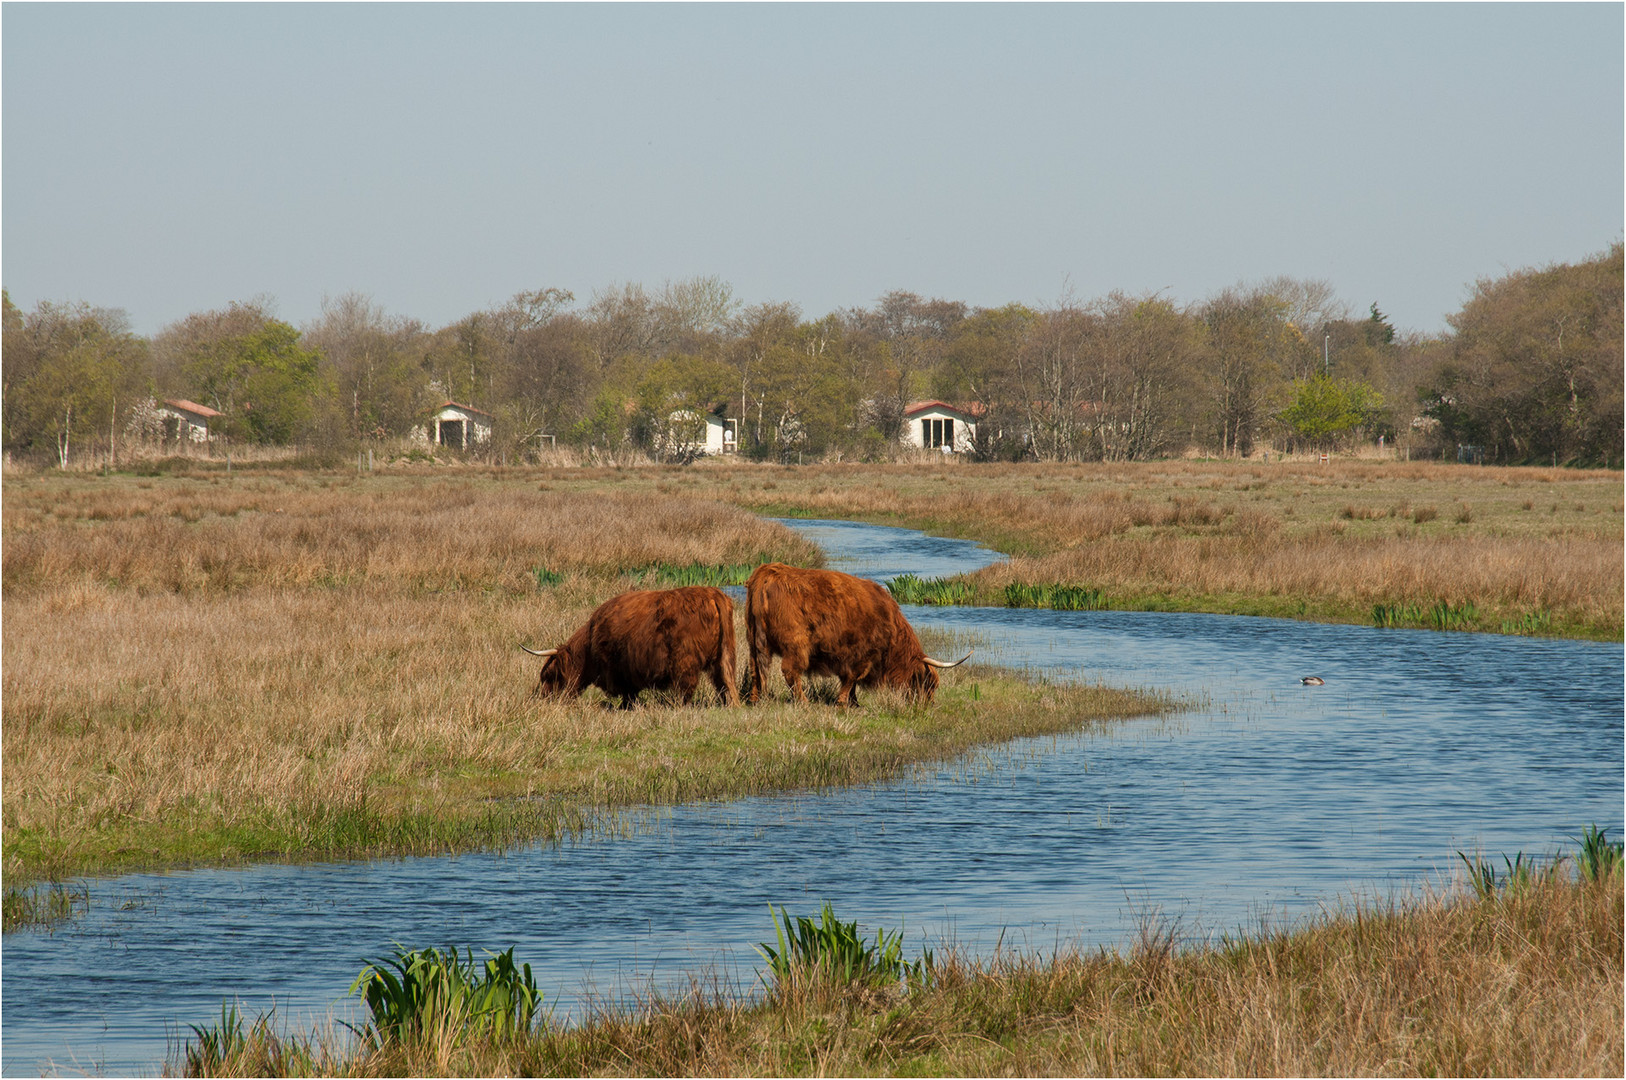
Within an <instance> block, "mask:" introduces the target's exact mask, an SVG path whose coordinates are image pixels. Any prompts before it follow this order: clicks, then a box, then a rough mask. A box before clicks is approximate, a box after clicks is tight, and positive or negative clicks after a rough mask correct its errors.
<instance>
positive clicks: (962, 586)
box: [886, 574, 977, 606]
mask: <svg viewBox="0 0 1626 1080" xmlns="http://www.w3.org/2000/svg"><path fill="white" fill-rule="evenodd" d="M886 587H887V591H889V592H890V593H891V594H892V596H893V598H894V599H895V600H897V602H898V603H900V604H930V605H938V606H949V605H953V604H975V603H976V602H977V588H976V586H975V585H973V584H972V583H971V582H969V581H967V580H965V579H964V578H963V577H952V578H922V577H916V576H915V575H914V574H899V575H898V576H897V577H895V578H893V579H892V580H891V581H889V582H887V583H886Z"/></svg>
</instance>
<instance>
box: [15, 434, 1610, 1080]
mask: <svg viewBox="0 0 1626 1080" xmlns="http://www.w3.org/2000/svg"><path fill="white" fill-rule="evenodd" d="M151 471H153V472H154V473H155V474H154V475H132V474H113V475H109V476H96V475H93V474H66V475H64V474H60V473H37V474H30V473H25V472H8V473H7V474H6V476H5V479H4V492H3V494H4V500H3V504H0V508H3V515H4V522H3V540H4V546H3V552H0V556H3V587H4V602H5V604H4V620H3V645H4V650H3V653H0V671H3V687H4V704H5V736H6V737H5V738H4V740H3V743H0V768H3V780H4V785H3V811H4V812H3V821H0V824H3V847H4V865H3V872H4V879H5V890H6V898H7V901H6V921H7V926H8V928H10V927H11V926H13V925H16V924H17V922H19V921H43V922H49V921H52V920H55V919H61V918H71V917H73V913H74V911H75V910H76V908H77V907H80V906H82V905H83V903H84V902H85V896H84V894H83V892H82V891H78V890H76V887H74V886H72V885H68V886H57V885H53V884H52V883H55V882H59V881H62V880H64V879H68V878H71V877H74V876H76V875H82V874H87V873H89V874H96V873H112V872H118V871H121V870H127V869H136V868H153V867H177V866H187V865H198V864H229V863H240V862H247V861H266V860H288V861H306V860H319V859H331V858H352V857H371V856H387V855H395V854H408V853H435V852H450V851H459V850H470V849H477V848H501V847H504V846H507V845H511V844H517V843H526V842H533V841H538V840H544V841H545V840H547V839H549V838H554V837H559V836H561V835H563V834H566V833H572V832H590V831H594V830H606V831H614V830H615V829H617V828H618V827H620V825H619V824H618V823H619V822H620V820H621V819H620V817H619V815H620V814H621V813H622V812H623V811H627V810H630V809H632V808H636V807H639V806H645V805H650V804H673V803H681V802H688V801H692V800H697V799H727V798H731V797H736V796H740V795H744V794H750V793H754V792H761V791H772V790H784V789H787V788H809V789H818V788H824V787H830V786H836V785H842V784H850V783H860V782H866V781H871V780H875V779H879V778H884V777H890V776H895V775H899V774H900V773H901V772H903V771H904V770H906V769H908V768H909V767H910V766H911V765H912V764H913V763H916V762H925V761H932V760H942V759H947V758H953V757H955V756H958V755H960V754H963V753H964V752H965V751H966V750H968V749H970V748H971V747H974V746H976V745H980V744H987V743H995V742H1000V741H1004V740H1008V739H1011V738H1015V737H1019V736H1024V735H1034V734H1043V733H1053V732H1061V731H1076V730H1079V729H1081V728H1086V727H1090V726H1099V725H1106V724H1111V723H1112V722H1113V721H1115V720H1117V719H1119V718H1122V717H1127V716H1131V715H1139V714H1144V713H1147V712H1157V711H1165V710H1168V709H1171V708H1177V707H1178V703H1177V702H1171V701H1168V700H1164V699H1160V698H1157V697H1155V696H1148V695H1145V694H1136V693H1129V692H1125V691H1120V690H1114V689H1110V688H1104V687H1087V686H1086V687H1064V686H1055V685H1047V684H1044V683H1042V682H1037V681H1031V680H1028V679H1025V678H1022V677H1018V676H1016V675H1014V674H1012V673H1009V672H1002V671H999V670H996V669H992V668H988V667H977V666H968V667H966V668H961V669H958V670H957V671H956V672H953V673H951V674H950V676H949V677H948V678H946V679H945V680H944V685H943V687H942V689H941V690H940V691H939V694H938V697H937V700H936V702H935V703H934V704H933V705H932V706H931V707H930V708H919V707H916V706H912V705H910V704H909V703H908V702H906V701H904V700H902V699H900V698H898V697H896V696H893V695H888V694H872V695H866V696H865V697H864V698H863V699H862V705H861V707H860V708H858V709H854V710H850V711H842V710H837V709H835V708H833V707H831V706H830V705H829V704H828V699H829V696H830V691H831V690H832V689H833V688H831V687H825V688H824V693H823V694H822V700H815V702H814V703H813V704H811V705H808V706H805V707H797V706H794V705H793V704H791V703H790V702H789V701H788V700H787V699H786V698H787V696H786V694H785V692H784V687H783V684H782V682H778V681H777V676H776V685H775V686H773V687H772V688H771V689H772V690H774V691H776V693H774V694H773V695H772V700H771V701H770V702H768V703H766V704H765V705H763V706H760V707H757V708H752V709H738V710H729V709H724V708H720V707H718V702H716V701H715V700H714V698H713V697H712V695H711V691H710V689H709V688H704V687H703V688H702V691H701V699H700V704H699V706H698V707H696V708H692V709H682V708H674V707H671V705H670V703H669V702H666V701H661V700H658V699H652V700H646V702H645V703H644V704H643V705H641V706H640V707H639V708H637V709H635V710H633V711H631V712H617V711H613V710H609V709H606V708H604V707H602V701H601V699H599V698H598V697H597V695H596V692H590V693H589V695H588V696H587V697H586V698H584V700H583V701H581V702H576V703H549V702H541V701H538V700H535V699H533V698H531V697H530V690H531V687H532V685H533V684H534V682H535V677H536V667H535V661H534V660H533V659H531V658H528V657H526V656H525V655H524V654H523V653H521V652H520V651H519V649H518V645H519V644H520V643H522V642H523V643H525V644H529V645H532V646H533V647H537V646H541V645H544V644H550V643H556V642H558V641H559V640H562V639H563V637H565V636H566V635H567V634H568V633H569V632H570V631H571V630H573V629H574V628H575V627H576V626H577V625H579V624H580V622H581V621H582V619H584V618H585V616H586V614H587V613H588V612H589V611H590V610H591V609H592V607H593V606H594V605H596V604H597V603H599V602H600V601H602V600H603V599H605V598H607V597H608V596H611V595H614V594H615V593H617V592H620V591H622V590H623V589H626V588H631V587H638V586H640V585H643V586H653V585H664V584H676V583H687V582H700V581H707V582H723V581H737V580H739V579H740V577H741V576H742V575H743V574H744V573H747V572H748V571H749V568H750V567H752V566H754V565H756V564H758V563H760V562H763V561H767V560H774V559H777V560H785V561H789V562H795V563H800V564H803V565H817V564H818V563H819V562H820V560H821V556H820V554H819V553H818V551H817V550H816V549H814V548H813V547H811V546H810V545H808V544H807V543H806V542H805V541H802V540H801V539H799V538H798V537H797V536H796V535H795V534H794V533H792V532H791V531H789V530H787V529H785V528H783V527H781V526H779V525H777V524H774V523H772V522H768V521H764V520H762V519H761V517H759V516H758V515H761V514H769V515H781V516H804V517H842V518H853V519H859V520H868V521H874V522H879V523H885V524H898V525H907V526H914V527H918V528H926V529H929V530H932V531H934V532H938V533H941V534H946V535H953V536H960V537H966V538H972V539H977V540H981V541H983V542H985V543H989V544H991V545H992V546H995V547H997V548H999V549H1000V550H1003V551H1006V552H1009V553H1010V554H1011V555H1012V559H1011V560H1010V562H1008V563H1005V564H1002V565H999V566H995V567H990V568H989V569H987V570H984V571H982V572H980V573H978V574H974V575H968V576H967V577H965V578H961V579H956V580H954V581H951V582H918V581H917V582H913V583H910V582H905V583H902V584H900V586H899V587H900V588H901V589H918V590H920V592H919V595H917V596H914V597H912V599H915V600H918V601H921V602H939V603H967V602H975V603H997V604H1003V605H1012V606H1024V605H1026V606H1052V607H1071V608H1101V607H1120V608H1142V609H1154V610H1155V609H1159V608H1163V609H1170V610H1207V611H1218V612H1229V613H1239V614H1273V615H1286V616H1289V617H1298V618H1316V619H1325V620H1329V621H1355V622H1368V621H1373V622H1380V623H1381V622H1383V620H1385V619H1387V620H1388V623H1387V624H1388V625H1429V620H1430V618H1431V617H1435V616H1432V615H1431V613H1433V612H1437V611H1438V610H1439V609H1440V608H1441V607H1442V606H1443V607H1444V609H1445V610H1446V611H1447V612H1448V613H1449V616H1450V620H1451V621H1450V622H1449V623H1448V624H1446V625H1450V626H1451V627H1452V628H1468V629H1478V630H1488V631H1491V632H1507V633H1540V634H1552V635H1562V636H1573V637H1586V638H1598V639H1603V640H1619V638H1620V635H1621V607H1622V520H1621V519H1622V503H1621V476H1620V474H1618V473H1598V472H1575V471H1568V470H1549V469H1517V470H1498V469H1480V468H1469V467H1462V466H1441V465H1402V464H1393V463H1339V464H1337V465H1336V466H1330V467H1326V466H1318V465H1314V464H1286V465H1271V466H1262V465H1257V464H1234V463H1212V462H1168V463H1157V464H1153V465H1145V466H1071V465H1068V466H998V465H995V466H978V465H970V464H967V463H962V462H957V461H941V460H936V459H932V460H925V461H920V462H917V463H913V464H903V465H892V466H867V465H825V466H809V467H806V468H787V467H781V466H764V465H750V464H744V463H734V462H706V463H703V464H701V465H698V466H695V467H690V468H682V469H678V468H665V467H645V468H575V469H566V468H559V469H536V468H529V469H518V468H515V469H500V468H488V467H482V466H463V467H457V468H447V467H429V466H415V467H411V468H399V469H384V470H380V471H378V472H367V473H356V472H321V471H308V470H297V469H286V468H278V467H275V466H270V465H266V466H256V467H250V468H243V467H241V466H239V467H238V468H237V469H236V470H235V471H233V472H230V473H228V472H226V471H225V470H224V469H223V468H218V467H216V466H215V465H213V464H212V463H204V462H195V461H194V462H180V463H174V464H173V466H172V467H171V468H168V469H167V470H151ZM737 615H743V612H737ZM739 640H740V643H741V646H742V652H743V644H744V635H743V633H741V634H740V635H739ZM927 644H928V648H932V647H934V645H937V644H940V645H943V646H944V647H945V651H947V649H949V648H953V647H954V646H956V645H961V644H964V643H962V642H937V643H934V642H932V641H930V640H929V641H928V642H927ZM744 668H745V665H744V664H743V663H742V664H741V670H742V671H743V670H744ZM1510 869H1511V868H1510ZM1513 885H1514V882H1513V881H1512V880H1511V879H1509V880H1504V881H1503V882H1501V883H1500V884H1498V883H1497V882H1496V881H1495V878H1494V875H1492V881H1491V886H1490V888H1489V889H1488V891H1487V890H1483V889H1481V890H1479V891H1477V892H1476V891H1475V890H1474V889H1470V888H1461V889H1457V890H1453V891H1451V892H1450V893H1448V894H1442V895H1437V896H1436V895H1430V896H1424V897H1419V898H1403V899H1400V900H1389V901H1358V902H1353V903H1352V904H1351V905H1349V906H1348V907H1347V909H1342V910H1340V911H1338V912H1336V913H1333V914H1331V915H1329V916H1327V917H1326V918H1325V919H1323V920H1319V921H1316V922H1314V923H1313V924H1312V925H1308V926H1299V927H1293V928H1287V929H1282V930H1273V929H1269V928H1266V929H1262V930H1261V931H1260V932H1259V933H1258V934H1254V935H1249V936H1246V937H1239V938H1237V939H1236V940H1232V941H1225V942H1222V943H1220V944H1218V945H1216V946H1213V947H1209V948H1201V949H1187V948H1182V947H1176V945H1175V943H1174V940H1173V938H1172V935H1171V934H1170V933H1169V932H1168V931H1167V930H1166V929H1163V928H1158V927H1152V926H1149V927H1148V929H1147V932H1146V934H1145V935H1144V937H1143V940H1142V941H1141V942H1140V943H1138V944H1137V945H1135V946H1133V947H1132V948H1130V949H1128V950H1126V951H1124V952H1122V953H1116V952H1103V953H1090V954H1086V953H1082V952H1076V951H1069V950H1067V949H1061V950H1058V951H1057V952H1056V953H1055V954H1052V955H1049V956H1018V955H1014V954H1002V955H999V956H996V957H994V958H991V959H985V960H974V959H970V958H965V957H961V956H958V955H956V954H955V953H954V952H953V950H952V949H945V950H943V951H942V953H941V954H940V955H939V956H937V957H935V958H934V960H933V962H932V964H931V974H930V978H920V979H917V980H916V981H915V982H912V983H909V984H908V986H907V987H901V986H900V985H899V984H898V983H897V982H895V981H893V982H890V983H887V984H885V985H878V984H875V983H873V982H863V981H860V982H858V983H842V984H833V983H830V982H829V981H827V980H820V979H817V978H811V979H808V978H800V977H793V978H788V979H786V980H785V981H783V982H782V983H778V984H776V985H775V986H774V987H773V988H772V991H771V992H770V993H769V994H768V995H767V996H766V997H752V998H741V997H738V996H737V995H733V994H731V993H727V992H724V991H723V990H722V989H720V988H719V987H717V986H715V985H707V984H705V982H704V976H703V975H697V976H696V979H697V981H696V984H695V988H694V992H693V993H691V994H689V995H687V996H683V997H680V998H677V999H672V1000H665V999H651V1000H648V1001H646V1002H644V1003H643V1004H642V1005H641V1006H639V1007H637V1008H633V1009H624V1010H608V1009H607V1010H604V1011H602V1012H600V1013H599V1014H596V1015H594V1016H592V1017H590V1018H589V1019H588V1021H587V1022H585V1023H583V1024H581V1025H578V1026H575V1027H571V1028H560V1029H554V1028H551V1027H548V1026H546V1025H541V1026H538V1027H535V1028H531V1027H527V1028H526V1030H525V1031H524V1032H522V1033H521V1032H516V1031H515V1030H513V1029H512V1028H509V1029H505V1030H504V1033H502V1034H500V1035H490V1036H489V1037H488V1036H481V1037H479V1038H473V1039H464V1038H463V1037H462V1036H457V1037H455V1038H451V1037H447V1038H437V1037H431V1038H427V1039H421V1040H418V1041H416V1042H413V1041H411V1040H407V1041H402V1040H399V1039H397V1040H394V1041H390V1040H385V1039H378V1040H375V1041H374V1042H373V1043H371V1044H368V1045H367V1046H364V1047H362V1048H360V1049H359V1050H358V1049H357V1048H356V1047H355V1046H353V1045H350V1044H344V1045H341V1043H340V1041H336V1040H333V1039H331V1038H326V1037H323V1038H314V1039H312V1040H302V1039H299V1038H295V1037H291V1036H279V1035H277V1034H276V1033H274V1032H273V1031H272V1030H271V1028H270V1027H269V1025H268V1024H267V1023H266V1022H265V1020H264V1018H262V1019H261V1020H260V1021H257V1022H254V1023H253V1024H251V1025H247V1026H245V1025H244V1023H243V1018H240V1017H236V1016H232V1015H227V1014H223V1016H222V1025H221V1027H220V1028H219V1029H216V1030H213V1031H209V1032H203V1031H200V1032H198V1033H197V1035H198V1036H199V1038H198V1040H197V1041H196V1042H194V1043H189V1049H188V1053H187V1055H186V1058H187V1060H186V1061H185V1062H184V1063H182V1062H180V1061H177V1062H176V1063H175V1067H178V1068H181V1069H183V1070H185V1071H188V1072H193V1073H200V1074H212V1075H226V1074H248V1073H253V1074H265V1075H293V1074H302V1073H331V1074H338V1075H385V1074H403V1073H410V1074H426V1075H427V1074H443V1075H452V1074H494V1073H510V1072H525V1073H535V1074H542V1073H554V1074H558V1073H563V1074H572V1075H587V1074H605V1073H628V1072H633V1073H641V1074H650V1075H656V1074H676V1073H706V1074H720V1073H724V1072H749V1073H755V1074H759V1075H767V1074H805V1073H828V1072H840V1073H844V1074H882V1073H886V1074H921V1073H927V1074H969V1073H976V1074H985V1075H993V1074H1019V1075H1025V1074H1038V1073H1073V1074H1076V1073H1083V1072H1103V1073H1124V1074H1129V1073H1133V1074H1162V1073H1209V1074H1214V1073H1242V1072H1254V1073H1260V1072H1262V1073H1277V1074H1284V1073H1408V1074H1409V1073H1457V1074H1468V1073H1545V1074H1556V1073H1564V1074H1576V1075H1598V1074H1611V1075H1618V1074H1619V1073H1620V1071H1621V1068H1622V1064H1621V1061H1622V1049H1621V1047H1622V1037H1621V1030H1622V1015H1621V1001H1622V990H1621V972H1622V958H1621V953H1622V950H1621V925H1622V910H1621V907H1622V905H1621V898H1622V889H1621V877H1620V875H1619V873H1618V872H1614V873H1611V874H1604V875H1599V876H1596V877H1594V878H1593V879H1588V878H1586V876H1585V875H1580V876H1579V877H1573V878H1572V877H1571V876H1569V875H1567V874H1566V875H1559V874H1542V875H1536V876H1535V877H1533V878H1531V879H1529V880H1523V879H1521V880H1520V881H1519V882H1518V883H1517V887H1512V886H1513ZM835 899H836V901H837V904H838V905H839V898H835ZM771 929H772V928H771V926H770V925H768V924H767V922H766V920H765V926H764V930H765V934H766V933H767V932H771ZM509 959H510V961H523V959H524V958H523V957H518V958H514V957H510V958H509ZM510 968H512V963H510ZM917 973H918V969H917ZM521 996H523V995H521ZM504 1000H510V999H509V998H505V999H504ZM445 1030H447V1031H450V1030H452V1029H450V1028H448V1029H445ZM211 1040H212V1041H211Z"/></svg>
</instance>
